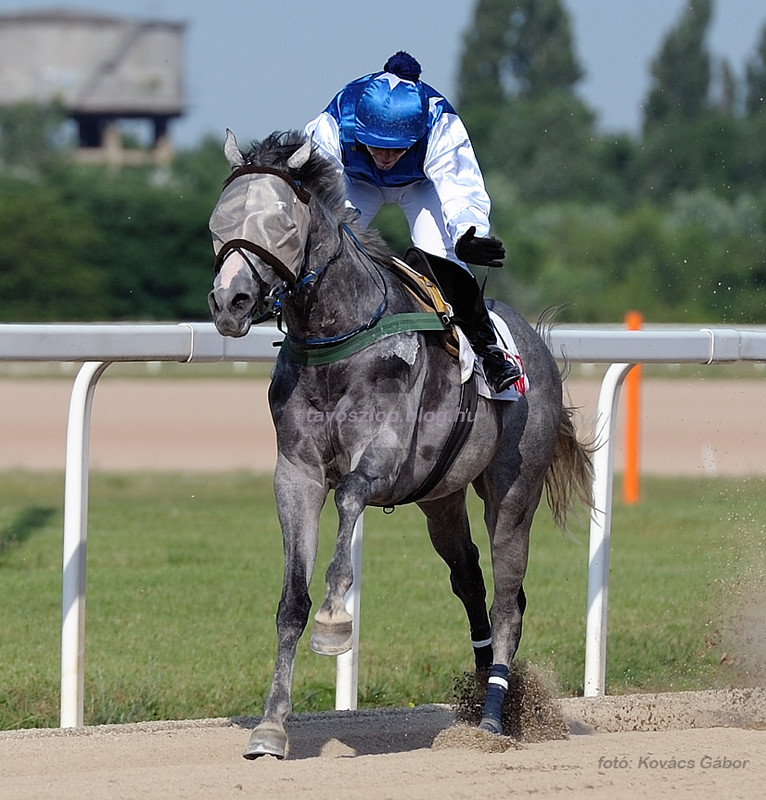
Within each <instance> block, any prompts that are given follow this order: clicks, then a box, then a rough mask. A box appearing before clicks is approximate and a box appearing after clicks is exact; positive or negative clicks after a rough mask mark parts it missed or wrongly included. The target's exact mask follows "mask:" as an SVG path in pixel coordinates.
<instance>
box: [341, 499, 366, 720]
mask: <svg viewBox="0 0 766 800" xmlns="http://www.w3.org/2000/svg"><path fill="white" fill-rule="evenodd" d="M363 518H364V514H363V513H362V514H360V515H359V518H358V519H357V521H356V523H355V524H354V532H353V534H352V536H351V566H352V568H353V575H354V582H353V583H352V584H351V588H350V589H349V590H348V591H347V592H346V598H345V599H346V611H348V613H349V614H351V617H352V618H353V623H352V624H353V634H352V636H353V644H352V645H351V649H350V650H349V651H348V652H346V653H341V654H340V655H339V656H338V657H337V658H336V660H335V710H336V711H356V707H357V701H358V693H359V621H360V616H359V612H360V610H361V606H362V534H363V532H364V525H363Z"/></svg>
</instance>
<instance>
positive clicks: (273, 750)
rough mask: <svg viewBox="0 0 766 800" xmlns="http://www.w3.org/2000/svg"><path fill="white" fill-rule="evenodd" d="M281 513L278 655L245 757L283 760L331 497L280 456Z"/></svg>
mask: <svg viewBox="0 0 766 800" xmlns="http://www.w3.org/2000/svg"><path fill="white" fill-rule="evenodd" d="M274 487H275V491H276V498H277V511H278V514H279V522H280V525H281V527H282V537H283V542H284V556H285V571H284V578H283V583H282V596H281V598H280V601H279V608H278V610H277V656H276V662H275V665H274V677H273V679H272V683H271V688H270V690H269V693H268V695H267V696H266V702H265V707H264V715H263V719H262V721H261V722H260V724H259V725H257V726H256V728H255V729H254V730H253V733H252V735H251V737H250V742H249V743H248V746H247V748H246V749H245V752H244V753H243V755H244V757H245V758H249V759H253V758H258V757H259V756H262V755H272V756H276V757H277V758H284V756H285V755H286V753H287V733H286V732H285V727H284V723H285V720H286V719H287V717H288V715H289V714H290V711H291V710H292V704H291V700H290V692H291V687H292V678H293V665H294V663H295V653H296V649H297V646H298V640H299V639H300V637H301V635H302V633H303V631H304V630H305V628H306V623H307V622H308V618H309V611H310V610H311V598H310V597H309V584H310V583H311V575H312V572H313V570H314V564H315V561H316V552H317V541H318V536H319V514H320V512H321V509H322V506H323V505H324V501H325V499H326V496H327V491H326V489H325V488H324V486H322V485H320V484H319V483H315V482H312V481H307V480H306V478H305V476H302V475H301V474H300V473H298V472H296V471H295V470H294V469H293V468H292V467H291V465H290V464H289V462H287V459H284V458H282V457H280V459H279V460H278V463H277V470H276V473H275V477H274Z"/></svg>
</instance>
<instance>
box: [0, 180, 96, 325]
mask: <svg viewBox="0 0 766 800" xmlns="http://www.w3.org/2000/svg"><path fill="white" fill-rule="evenodd" d="M101 242H102V239H101V234H100V231H99V230H98V229H97V228H96V226H95V225H94V224H93V221H92V219H91V218H90V217H89V216H88V215H86V214H83V213H80V212H79V211H78V210H77V209H74V208H70V207H68V206H67V205H66V204H65V203H62V202H61V200H60V198H59V196H58V195H57V193H56V192H55V191H52V190H51V189H50V188H49V187H48V186H46V185H42V186H40V185H32V186H30V185H29V184H27V183H25V182H22V181H16V180H12V179H11V180H8V179H6V180H0V296H1V297H2V298H3V302H2V303H1V304H0V321H5V322H53V321H57V320H92V319H100V318H105V317H106V316H107V308H108V305H107V302H106V295H105V292H104V288H105V282H104V276H103V274H102V272H101V271H100V270H99V264H98V250H99V247H100V245H101Z"/></svg>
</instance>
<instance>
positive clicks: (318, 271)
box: [211, 164, 388, 348]
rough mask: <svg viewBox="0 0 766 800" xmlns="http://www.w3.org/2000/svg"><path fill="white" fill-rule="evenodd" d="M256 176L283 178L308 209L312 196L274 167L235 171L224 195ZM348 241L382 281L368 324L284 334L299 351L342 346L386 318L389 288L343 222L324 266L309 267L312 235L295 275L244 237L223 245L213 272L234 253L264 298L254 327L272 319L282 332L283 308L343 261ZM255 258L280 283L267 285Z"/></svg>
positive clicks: (265, 249)
mask: <svg viewBox="0 0 766 800" xmlns="http://www.w3.org/2000/svg"><path fill="white" fill-rule="evenodd" d="M253 174H255V175H267V176H275V177H277V178H280V179H281V181H284V182H285V183H286V184H287V185H288V186H289V187H290V189H291V190H292V192H293V193H294V195H295V197H296V198H297V200H298V201H300V202H301V203H302V204H305V206H306V207H308V203H309V200H310V198H311V194H310V192H309V191H308V190H307V189H306V188H305V187H304V186H303V185H302V184H301V183H300V182H299V181H296V180H295V179H294V178H293V177H292V176H291V175H290V174H288V173H287V172H283V171H282V170H279V169H275V168H273V167H262V166H257V165H250V164H248V165H245V166H242V167H239V168H237V169H235V170H234V171H233V172H232V174H231V175H230V176H229V177H228V178H227V180H226V181H225V182H224V191H225V190H226V188H227V187H229V186H231V184H232V183H234V181H236V180H237V179H238V178H241V177H244V176H247V175H253ZM272 188H273V187H272ZM211 220H212V217H211ZM211 228H212V223H211ZM347 237H348V238H349V239H350V240H351V242H352V243H353V244H354V246H355V247H356V249H357V250H358V251H359V252H360V253H361V254H362V255H363V256H364V264H365V267H366V268H367V270H368V271H370V269H371V268H372V269H374V270H375V272H376V273H377V277H378V279H379V286H380V289H381V293H382V299H381V302H380V303H379V305H378V307H377V308H376V309H375V311H374V312H373V314H372V316H371V318H370V319H369V321H367V322H365V323H363V324H361V325H358V326H356V327H355V328H353V329H350V330H348V331H344V332H343V333H341V334H337V335H335V336H329V337H321V338H318V337H317V338H315V337H307V338H299V337H294V336H292V335H290V334H289V333H287V332H285V335H286V336H287V337H288V338H289V339H290V340H291V341H292V342H293V344H295V345H296V346H298V347H303V348H316V347H324V346H328V345H335V344H338V343H341V342H345V341H346V340H348V339H351V338H352V337H354V336H356V335H357V334H358V333H360V332H362V331H365V330H369V329H370V328H372V327H374V326H375V325H377V323H378V322H379V321H380V319H381V318H382V317H383V315H384V314H385V312H386V310H387V308H388V285H387V283H386V280H385V278H384V277H383V274H382V272H381V269H380V267H379V265H378V264H377V263H376V261H375V259H374V258H373V257H372V255H371V254H370V253H369V252H368V251H367V250H366V248H365V247H364V245H363V244H362V243H361V242H360V241H359V239H358V238H357V236H356V235H355V234H354V232H353V231H352V230H351V228H350V227H349V226H348V225H347V224H346V223H345V222H341V223H339V225H338V246H337V248H336V250H335V252H334V253H333V254H332V255H331V256H330V257H329V258H328V259H327V261H326V262H325V263H324V264H322V265H321V266H318V267H313V268H311V267H310V265H309V263H308V261H309V253H310V251H311V247H310V244H311V236H310V234H308V235H307V236H306V240H305V242H304V243H303V245H302V252H301V258H300V268H299V269H297V270H296V271H295V272H294V271H293V270H291V269H290V267H289V266H288V265H287V264H285V263H284V260H283V258H281V257H280V254H279V252H278V251H275V249H270V248H269V246H268V243H266V244H265V245H264V244H259V243H257V242H253V241H251V240H250V239H248V238H245V237H242V236H239V237H235V238H232V239H229V240H228V241H226V242H224V243H223V244H222V245H221V247H220V249H219V250H218V252H217V253H216V257H215V261H214V262H213V268H214V272H215V274H216V275H218V274H219V272H220V271H221V269H222V268H223V265H224V264H225V262H226V260H227V259H228V258H229V257H230V256H231V255H233V254H235V253H236V254H237V255H239V256H240V257H241V258H242V259H243V260H244V262H245V263H246V264H247V266H248V268H249V269H250V273H251V275H252V277H253V280H255V281H256V283H257V285H258V289H259V293H260V296H261V298H263V302H262V303H261V304H260V306H261V309H262V311H261V313H260V314H259V316H258V317H255V318H253V320H252V323H251V324H253V325H257V324H259V323H261V322H266V321H268V320H270V319H276V320H277V325H278V326H279V329H280V330H282V324H281V323H282V307H283V304H284V303H285V302H286V301H287V300H288V299H289V298H292V297H296V296H297V295H299V294H300V293H301V292H302V291H303V290H305V289H306V288H307V287H309V286H311V285H312V284H313V283H314V282H315V281H317V279H318V278H319V277H320V276H321V275H323V273H324V272H325V270H326V269H327V268H328V267H330V266H331V265H332V264H333V263H334V262H336V261H337V260H338V258H340V256H341V254H342V252H343V249H344V245H345V243H346V238H347ZM252 256H256V257H257V258H259V259H260V260H261V261H263V262H264V263H265V264H266V265H268V266H269V267H270V268H271V269H272V270H273V271H274V273H275V274H276V275H277V276H278V277H279V278H280V281H279V282H278V283H275V284H273V285H270V283H269V281H267V280H266V279H265V278H264V277H263V276H262V275H261V274H260V273H259V272H258V269H257V266H256V264H255V263H254V260H253V258H252ZM296 272H297V275H296Z"/></svg>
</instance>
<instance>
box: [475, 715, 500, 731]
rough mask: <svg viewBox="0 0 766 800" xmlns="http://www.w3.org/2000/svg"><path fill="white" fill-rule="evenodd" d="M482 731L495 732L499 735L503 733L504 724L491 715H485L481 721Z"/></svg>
mask: <svg viewBox="0 0 766 800" xmlns="http://www.w3.org/2000/svg"><path fill="white" fill-rule="evenodd" d="M479 730H480V731H487V733H494V734H495V735H497V736H502V735H503V726H502V725H501V724H500V723H499V722H498V721H497V720H495V719H492V718H491V717H484V718H483V719H482V721H481V722H480V723H479Z"/></svg>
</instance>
